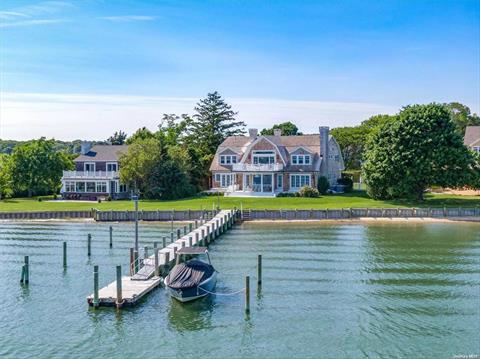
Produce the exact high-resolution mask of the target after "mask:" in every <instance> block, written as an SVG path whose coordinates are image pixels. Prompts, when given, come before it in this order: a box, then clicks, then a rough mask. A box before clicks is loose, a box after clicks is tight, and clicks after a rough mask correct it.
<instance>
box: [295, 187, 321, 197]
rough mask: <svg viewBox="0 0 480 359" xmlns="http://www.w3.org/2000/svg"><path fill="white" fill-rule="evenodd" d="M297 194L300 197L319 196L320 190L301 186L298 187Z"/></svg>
mask: <svg viewBox="0 0 480 359" xmlns="http://www.w3.org/2000/svg"><path fill="white" fill-rule="evenodd" d="M298 195H299V196H300V197H308V198H317V197H319V196H320V192H319V191H318V189H316V188H313V187H310V186H303V187H302V188H300V191H298Z"/></svg>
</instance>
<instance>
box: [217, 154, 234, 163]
mask: <svg viewBox="0 0 480 359" xmlns="http://www.w3.org/2000/svg"><path fill="white" fill-rule="evenodd" d="M232 163H237V156H236V155H221V156H220V164H222V165H231V164H232Z"/></svg>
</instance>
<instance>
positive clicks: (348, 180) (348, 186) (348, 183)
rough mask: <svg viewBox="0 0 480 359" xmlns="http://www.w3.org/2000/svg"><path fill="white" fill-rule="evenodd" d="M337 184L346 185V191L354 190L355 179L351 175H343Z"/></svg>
mask: <svg viewBox="0 0 480 359" xmlns="http://www.w3.org/2000/svg"><path fill="white" fill-rule="evenodd" d="M337 184H339V185H342V186H345V192H352V189H353V181H352V179H351V178H350V177H342V178H339V179H338V180H337Z"/></svg>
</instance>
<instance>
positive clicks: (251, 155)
mask: <svg viewBox="0 0 480 359" xmlns="http://www.w3.org/2000/svg"><path fill="white" fill-rule="evenodd" d="M329 132H330V131H329V128H328V127H320V132H319V134H312V135H300V136H282V133H281V131H280V130H275V132H274V135H273V136H261V135H258V131H257V130H256V129H250V130H249V136H232V137H228V138H227V139H226V140H225V141H224V142H223V143H222V144H221V145H220V146H219V147H218V149H217V152H216V153H215V157H214V159H213V161H212V164H211V166H210V171H211V173H212V180H211V189H212V190H216V191H222V192H225V194H226V195H230V196H275V195H276V194H278V193H280V192H296V191H298V190H299V189H300V188H302V187H303V186H311V187H316V186H317V181H318V178H319V177H320V176H325V177H326V178H327V179H328V181H329V183H330V184H331V185H335V184H336V182H337V179H338V178H339V177H340V176H341V172H342V170H343V169H344V164H343V158H342V152H341V151H340V147H339V145H338V143H337V141H335V139H334V138H333V137H332V136H330V135H329Z"/></svg>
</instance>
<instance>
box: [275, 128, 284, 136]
mask: <svg viewBox="0 0 480 359" xmlns="http://www.w3.org/2000/svg"><path fill="white" fill-rule="evenodd" d="M273 135H274V136H275V137H280V136H281V135H282V130H281V129H280V128H274V129H273Z"/></svg>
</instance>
